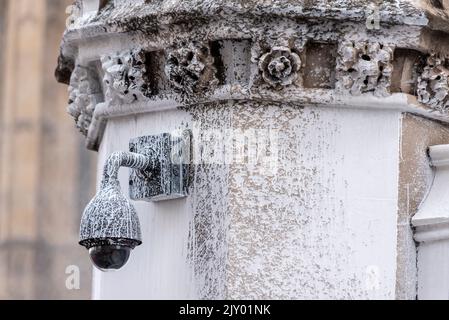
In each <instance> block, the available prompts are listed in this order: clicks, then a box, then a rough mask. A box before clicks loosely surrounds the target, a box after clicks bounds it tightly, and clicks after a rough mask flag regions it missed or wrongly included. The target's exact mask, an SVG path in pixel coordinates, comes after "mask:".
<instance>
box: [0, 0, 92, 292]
mask: <svg viewBox="0 0 449 320" xmlns="http://www.w3.org/2000/svg"><path fill="white" fill-rule="evenodd" d="M71 2H72V1H71V0H32V1H30V0H0V48H1V50H0V299H83V298H86V299H87V298H90V292H91V289H90V287H91V264H90V262H89V261H88V255H87V254H86V253H85V252H84V250H85V249H84V248H82V247H81V246H79V245H78V244H77V240H78V230H79V221H80V216H81V213H82V210H83V207H84V206H85V205H86V203H87V202H88V201H89V199H90V197H91V196H92V195H93V193H94V187H95V185H94V183H95V165H96V164H95V154H94V153H89V152H86V150H85V148H84V145H83V143H84V142H83V139H82V137H81V135H78V134H77V132H76V130H74V129H73V123H72V121H71V118H70V117H68V116H67V115H66V105H67V99H68V94H67V87H66V86H64V85H61V84H57V82H56V81H55V79H54V68H55V66H56V61H57V55H58V51H59V44H60V39H61V35H62V33H63V31H64V29H65V21H66V19H67V16H66V14H65V11H66V7H67V6H68V5H70V4H71ZM89 186H90V187H89ZM71 265H75V266H78V267H79V268H80V271H81V274H80V289H79V290H76V289H75V290H69V289H68V288H67V287H66V279H67V277H69V276H70V274H66V270H67V267H69V266H71Z"/></svg>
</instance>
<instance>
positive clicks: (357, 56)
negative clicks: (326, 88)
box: [337, 42, 393, 97]
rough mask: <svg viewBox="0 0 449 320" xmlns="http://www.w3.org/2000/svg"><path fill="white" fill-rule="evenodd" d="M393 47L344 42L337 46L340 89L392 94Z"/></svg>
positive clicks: (355, 93)
mask: <svg viewBox="0 0 449 320" xmlns="http://www.w3.org/2000/svg"><path fill="white" fill-rule="evenodd" d="M392 59H393V50H392V49H391V48H389V47H385V46H383V45H382V44H379V43H366V42H361V43H354V42H345V43H343V44H342V45H341V46H340V47H339V50H338V59H337V73H338V75H339V76H338V78H339V81H338V85H337V87H338V89H339V90H340V91H343V92H344V91H349V93H350V94H352V95H360V94H362V93H366V92H373V93H374V95H375V96H378V97H385V96H387V95H389V94H390V90H389V89H390V80H391V74H392V71H393V65H392Z"/></svg>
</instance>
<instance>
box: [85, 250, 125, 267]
mask: <svg viewBox="0 0 449 320" xmlns="http://www.w3.org/2000/svg"><path fill="white" fill-rule="evenodd" d="M131 250H132V249H131V248H130V247H124V246H117V245H102V246H97V247H92V248H90V249H89V256H90V259H91V260H92V262H93V264H94V265H95V266H96V267H97V268H98V269H100V270H101V271H112V270H118V269H120V268H122V267H123V266H124V265H125V264H126V262H127V261H128V259H129V255H130V253H131Z"/></svg>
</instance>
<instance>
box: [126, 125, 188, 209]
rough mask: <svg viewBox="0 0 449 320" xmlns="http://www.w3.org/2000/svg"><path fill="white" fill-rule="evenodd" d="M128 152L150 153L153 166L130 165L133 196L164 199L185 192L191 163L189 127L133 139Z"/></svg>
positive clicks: (181, 196) (153, 199)
mask: <svg viewBox="0 0 449 320" xmlns="http://www.w3.org/2000/svg"><path fill="white" fill-rule="evenodd" d="M129 149H130V151H131V152H135V153H140V154H143V155H145V156H147V157H150V159H151V163H152V166H151V167H150V168H148V169H145V170H136V169H132V170H131V174H130V178H129V194H130V198H131V199H133V200H144V201H152V202H155V201H163V200H172V199H178V198H183V197H186V196H187V195H188V187H189V183H190V163H191V131H190V130H184V131H180V132H179V134H178V133H174V134H170V133H163V134H160V135H154V136H143V137H139V138H135V139H132V140H131V141H130V144H129Z"/></svg>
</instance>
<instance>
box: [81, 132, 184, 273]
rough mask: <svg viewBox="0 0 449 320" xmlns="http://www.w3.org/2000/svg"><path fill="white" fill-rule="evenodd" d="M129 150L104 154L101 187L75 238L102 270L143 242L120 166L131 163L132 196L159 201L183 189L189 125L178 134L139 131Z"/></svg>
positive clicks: (115, 266) (123, 259)
mask: <svg viewBox="0 0 449 320" xmlns="http://www.w3.org/2000/svg"><path fill="white" fill-rule="evenodd" d="M130 150H131V151H132V152H122V151H120V152H116V153H113V154H112V155H111V156H110V157H109V158H108V160H107V161H106V164H105V166H104V171H103V178H102V182H101V186H100V190H99V192H98V193H97V195H96V196H95V197H94V198H93V199H92V201H90V203H89V204H88V205H87V206H86V208H85V210H84V213H83V216H82V219H81V226H80V241H79V244H80V245H82V246H84V247H86V248H87V249H88V250H89V256H90V259H91V261H92V263H93V264H94V265H95V267H96V268H97V269H99V270H101V271H113V270H118V269H120V268H122V267H123V266H124V265H125V264H126V263H127V262H128V259H129V257H130V254H131V251H132V250H133V249H134V248H136V247H137V246H139V245H141V244H142V235H141V229H140V222H139V217H138V215H137V212H136V209H135V208H134V206H133V205H132V203H131V201H130V200H129V199H128V198H127V197H126V196H125V195H124V194H123V192H122V191H121V188H120V182H119V180H118V172H119V170H120V168H121V167H129V168H132V169H134V170H133V171H132V172H131V176H130V194H131V198H132V199H133V200H149V201H161V200H170V199H176V198H183V197H185V196H186V195H187V186H188V180H189V179H188V178H189V177H188V172H189V170H188V165H189V163H190V131H185V132H184V133H183V134H182V135H181V137H173V136H171V135H170V134H163V135H159V136H147V137H140V138H137V139H134V140H132V141H131V143H130Z"/></svg>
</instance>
